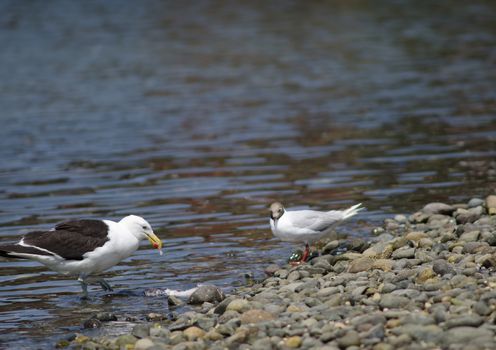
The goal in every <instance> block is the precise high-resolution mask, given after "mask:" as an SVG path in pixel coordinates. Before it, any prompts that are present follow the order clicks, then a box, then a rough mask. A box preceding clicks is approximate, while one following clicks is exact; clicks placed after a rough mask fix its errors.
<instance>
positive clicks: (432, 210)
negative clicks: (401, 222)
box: [422, 202, 455, 215]
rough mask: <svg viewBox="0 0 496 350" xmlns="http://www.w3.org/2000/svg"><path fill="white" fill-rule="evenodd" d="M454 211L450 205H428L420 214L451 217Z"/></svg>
mask: <svg viewBox="0 0 496 350" xmlns="http://www.w3.org/2000/svg"><path fill="white" fill-rule="evenodd" d="M454 211H455V208H454V207H453V206H451V205H448V204H445V203H439V202H435V203H429V204H427V205H426V206H424V208H423V209H422V212H423V213H425V214H429V215H432V214H442V215H451V214H452V213H453V212H454Z"/></svg>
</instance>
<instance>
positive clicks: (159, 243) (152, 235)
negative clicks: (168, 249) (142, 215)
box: [146, 232, 162, 250]
mask: <svg viewBox="0 0 496 350" xmlns="http://www.w3.org/2000/svg"><path fill="white" fill-rule="evenodd" d="M146 236H147V238H148V240H149V241H150V243H151V244H152V246H153V248H157V249H158V250H161V249H162V241H161V240H160V238H158V237H157V235H156V234H155V233H153V232H152V233H150V234H149V235H146Z"/></svg>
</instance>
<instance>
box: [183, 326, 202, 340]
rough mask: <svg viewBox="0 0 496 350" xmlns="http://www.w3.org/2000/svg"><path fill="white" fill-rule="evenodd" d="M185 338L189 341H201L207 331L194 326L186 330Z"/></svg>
mask: <svg viewBox="0 0 496 350" xmlns="http://www.w3.org/2000/svg"><path fill="white" fill-rule="evenodd" d="M183 334H184V336H185V337H186V338H188V340H196V339H199V338H200V339H201V338H203V337H204V336H205V334H206V333H205V331H204V330H203V329H201V328H198V327H196V326H192V327H189V328H186V329H185V330H184V332H183Z"/></svg>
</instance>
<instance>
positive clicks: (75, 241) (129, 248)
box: [0, 215, 162, 297]
mask: <svg viewBox="0 0 496 350" xmlns="http://www.w3.org/2000/svg"><path fill="white" fill-rule="evenodd" d="M144 239H148V240H149V241H150V242H151V243H152V245H153V247H154V248H157V249H159V251H160V254H162V250H161V248H162V241H161V240H160V239H159V238H158V237H157V236H156V235H155V233H153V230H152V228H151V226H150V224H149V223H148V222H147V221H146V220H145V219H143V218H142V217H139V216H136V215H129V216H126V217H125V218H123V219H122V220H121V221H119V222H114V221H110V220H74V221H66V222H62V223H60V224H58V225H56V226H55V228H53V229H51V230H50V231H34V232H30V233H28V234H26V235H25V236H23V237H22V238H21V240H20V241H19V242H17V243H14V244H4V245H0V256H4V257H8V258H18V259H31V260H34V261H38V262H39V263H42V264H43V265H46V266H47V267H48V268H49V269H51V270H54V271H56V272H59V273H63V274H67V275H78V276H79V278H78V281H79V282H80V283H81V287H82V289H83V297H87V296H88V285H87V277H88V276H89V275H91V274H94V273H99V272H102V271H104V270H107V269H109V268H111V267H112V266H114V265H117V264H118V263H119V262H120V261H121V260H123V259H125V258H127V257H129V256H131V255H132V254H133V253H134V252H135V251H136V250H137V249H138V246H139V242H140V241H141V240H144ZM97 282H98V283H99V284H100V285H101V286H102V288H103V289H104V290H106V291H110V290H112V288H111V287H110V286H109V284H108V283H107V282H106V281H105V280H104V279H103V278H99V279H97Z"/></svg>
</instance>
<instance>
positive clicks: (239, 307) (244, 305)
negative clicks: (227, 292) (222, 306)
mask: <svg viewBox="0 0 496 350" xmlns="http://www.w3.org/2000/svg"><path fill="white" fill-rule="evenodd" d="M249 308H250V302H249V301H248V300H246V299H234V300H233V301H231V302H230V303H229V305H227V308H226V310H227V311H237V312H239V313H242V312H244V311H246V310H248V309H249Z"/></svg>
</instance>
